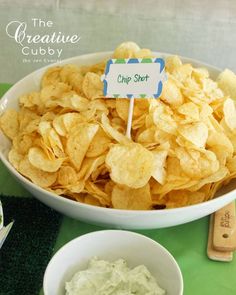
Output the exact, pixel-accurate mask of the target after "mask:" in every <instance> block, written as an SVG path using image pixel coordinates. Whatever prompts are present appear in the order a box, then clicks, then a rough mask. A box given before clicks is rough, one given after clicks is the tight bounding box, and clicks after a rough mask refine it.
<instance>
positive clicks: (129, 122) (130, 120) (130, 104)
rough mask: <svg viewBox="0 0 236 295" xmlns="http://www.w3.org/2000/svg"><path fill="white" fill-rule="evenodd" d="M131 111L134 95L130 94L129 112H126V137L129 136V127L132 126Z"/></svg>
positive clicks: (132, 109)
mask: <svg viewBox="0 0 236 295" xmlns="http://www.w3.org/2000/svg"><path fill="white" fill-rule="evenodd" d="M133 111H134V97H133V96H132V97H131V98H130V102H129V114H128V122H127V129H126V136H127V137H128V138H131V127H132V119H133Z"/></svg>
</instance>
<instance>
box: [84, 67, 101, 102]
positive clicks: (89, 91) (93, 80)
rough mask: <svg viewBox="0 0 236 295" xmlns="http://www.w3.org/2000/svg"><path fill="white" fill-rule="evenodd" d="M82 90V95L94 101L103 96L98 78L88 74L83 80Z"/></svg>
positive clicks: (90, 73) (93, 74) (95, 75)
mask: <svg viewBox="0 0 236 295" xmlns="http://www.w3.org/2000/svg"><path fill="white" fill-rule="evenodd" d="M82 89H83V92H84V94H85V95H86V97H87V98H89V99H95V98H99V97H102V96H103V83H102V81H101V79H100V76H99V75H97V74H95V73H92V72H88V73H87V74H86V75H85V77H84V80H83V85H82Z"/></svg>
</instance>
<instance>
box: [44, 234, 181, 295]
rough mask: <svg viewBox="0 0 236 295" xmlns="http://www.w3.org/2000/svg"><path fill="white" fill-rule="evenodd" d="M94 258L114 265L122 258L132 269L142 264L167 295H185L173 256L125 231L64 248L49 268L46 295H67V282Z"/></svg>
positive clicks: (81, 240)
mask: <svg viewBox="0 0 236 295" xmlns="http://www.w3.org/2000/svg"><path fill="white" fill-rule="evenodd" d="M94 256H97V257H98V258H99V259H104V260H107V261H111V262H112V261H115V260H117V259H119V258H123V259H125V260H126V261H127V264H128V266H129V267H131V268H133V267H135V266H138V265H141V264H143V265H145V266H146V267H147V268H148V270H149V271H150V272H151V274H152V275H153V276H154V277H155V278H156V280H157V283H158V285H159V286H160V287H161V288H163V289H165V290H166V293H167V294H168V295H182V294H183V278H182V274H181V270H180V268H179V266H178V264H177V262H176V261H175V259H174V258H173V256H172V255H171V254H170V253H169V252H168V251H167V250H166V249H165V248H164V247H163V246H161V245H160V244H158V243H157V242H155V241H153V240H152V239H150V238H147V237H145V236H143V235H141V234H137V233H133V232H130V231H122V230H102V231H96V232H92V233H89V234H85V235H83V236H80V237H78V238H76V239H74V240H72V241H70V242H69V243H67V244H66V245H64V246H63V247H62V248H61V249H60V250H59V251H58V252H57V253H56V254H55V255H54V256H53V258H52V259H51V261H50V262H49V264H48V266H47V268H46V271H45V274H44V281H43V290H44V294H45V295H64V294H65V283H66V282H67V281H70V280H71V278H72V276H73V275H74V274H75V273H76V272H78V271H80V270H83V269H86V268H87V264H88V261H89V260H90V259H91V258H93V257H94Z"/></svg>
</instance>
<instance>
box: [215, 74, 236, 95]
mask: <svg viewBox="0 0 236 295" xmlns="http://www.w3.org/2000/svg"><path fill="white" fill-rule="evenodd" d="M217 82H218V85H219V87H220V88H221V89H222V90H223V91H224V93H225V94H226V95H229V96H230V97H231V98H233V99H236V75H235V74H234V73H233V72H232V71H230V70H229V69H226V70H224V71H223V72H222V73H220V75H219V76H218V78H217Z"/></svg>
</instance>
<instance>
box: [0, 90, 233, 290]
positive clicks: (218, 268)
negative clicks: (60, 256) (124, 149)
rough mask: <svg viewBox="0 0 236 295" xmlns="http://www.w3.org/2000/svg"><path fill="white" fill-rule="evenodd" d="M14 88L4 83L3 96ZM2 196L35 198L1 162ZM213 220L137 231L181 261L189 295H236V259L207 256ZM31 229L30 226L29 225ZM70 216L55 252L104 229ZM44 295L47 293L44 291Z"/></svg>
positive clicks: (200, 220)
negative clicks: (221, 259)
mask: <svg viewBox="0 0 236 295" xmlns="http://www.w3.org/2000/svg"><path fill="white" fill-rule="evenodd" d="M10 86H11V85H9V84H0V96H2V95H3V94H4V93H5V92H6V91H7V90H8V89H9V88H10ZM0 193H2V194H5V195H14V196H19V197H22V196H27V197H32V195H31V194H30V193H29V192H27V191H26V190H25V189H24V188H23V187H22V186H21V185H20V184H19V183H18V182H17V181H16V180H15V179H14V178H13V177H12V176H11V175H10V174H9V172H8V171H7V170H6V168H5V167H4V165H3V164H2V163H1V162H0ZM208 222H209V217H205V218H201V219H199V220H197V221H193V222H190V223H187V224H183V225H179V226H175V227H170V228H164V229H152V230H135V232H138V233H141V234H143V235H145V236H147V237H150V238H152V239H153V240H155V241H157V242H159V243H160V244H162V245H163V246H164V247H165V248H166V249H167V250H168V251H169V252H170V253H171V254H172V255H173V256H174V257H175V259H176V261H177V262H178V264H179V266H180V268H181V270H182V274H183V279H184V294H185V295H199V294H200V295H211V294H217V295H218V294H219V295H233V294H236V279H235V277H236V259H235V258H234V259H233V261H232V262H230V263H228V262H216V261H212V260H209V259H208V257H207V255H206V247H207V239H208ZM29 226H30V225H29ZM102 229H104V228H102V227H100V226H96V225H90V224H87V223H83V222H81V221H78V220H74V219H71V218H68V217H64V218H63V222H62V225H61V228H60V232H59V235H58V238H57V242H56V245H55V250H54V251H55V252H56V251H57V250H58V249H59V248H60V247H62V246H63V245H64V244H65V243H67V242H69V241H70V240H72V239H73V238H75V237H78V236H80V235H83V234H86V233H89V232H92V231H96V230H102ZM40 294H43V292H42V291H41V292H40Z"/></svg>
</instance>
